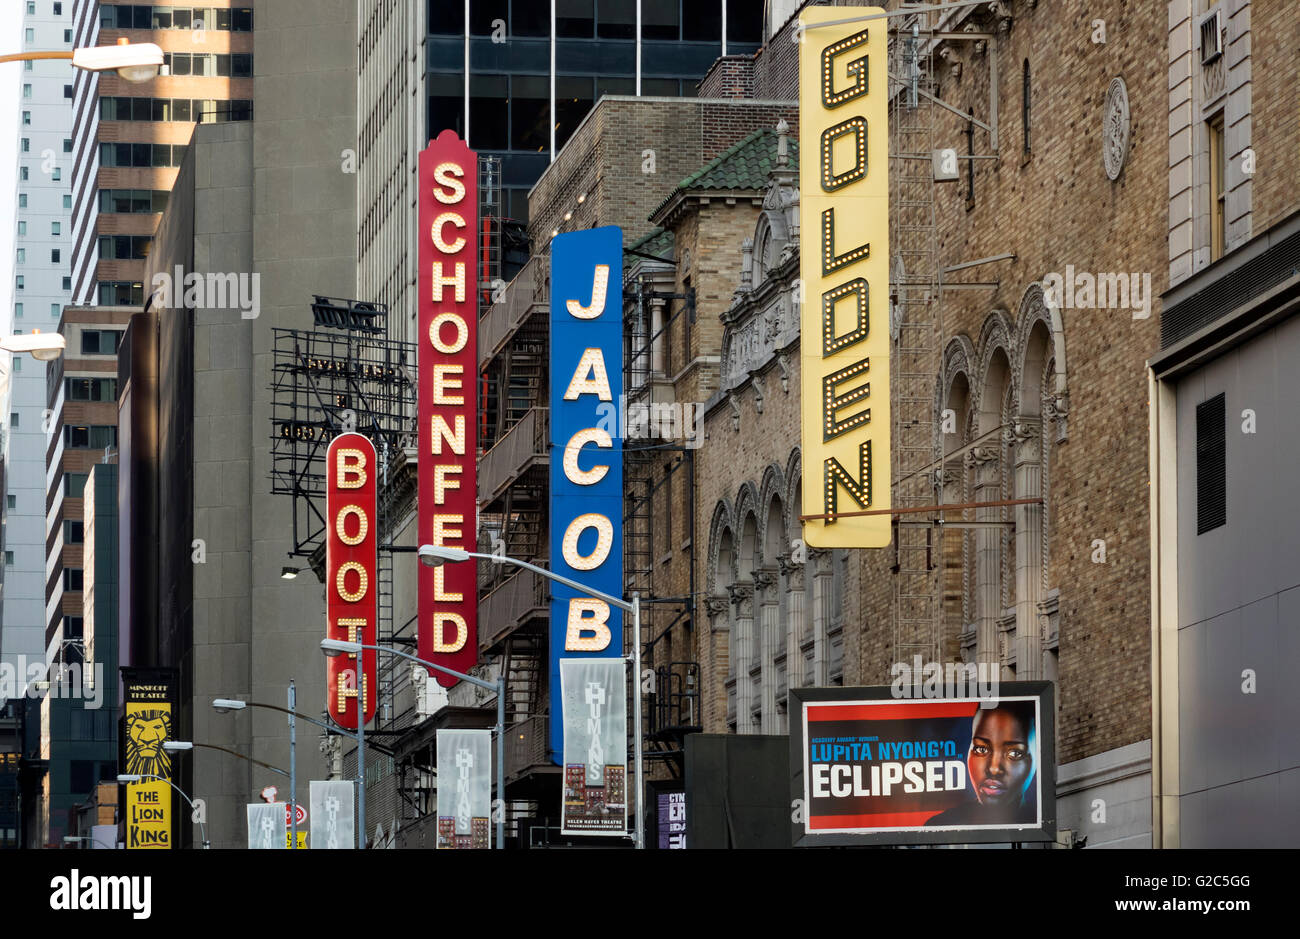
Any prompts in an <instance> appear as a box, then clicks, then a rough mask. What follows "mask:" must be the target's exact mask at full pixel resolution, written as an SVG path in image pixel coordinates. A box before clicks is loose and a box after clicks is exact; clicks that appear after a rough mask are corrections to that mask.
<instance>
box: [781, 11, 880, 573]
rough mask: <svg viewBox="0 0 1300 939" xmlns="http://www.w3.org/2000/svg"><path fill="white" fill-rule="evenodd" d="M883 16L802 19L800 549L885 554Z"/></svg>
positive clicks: (808, 15) (817, 14) (838, 14)
mask: <svg viewBox="0 0 1300 939" xmlns="http://www.w3.org/2000/svg"><path fill="white" fill-rule="evenodd" d="M880 12H882V11H881V10H880V9H879V8H877V7H813V8H811V9H807V10H804V12H803V13H802V14H801V15H800V18H801V26H802V29H801V33H800V35H801V36H802V37H803V41H802V42H801V43H800V45H799V140H800V142H801V146H802V148H803V149H802V153H803V156H802V157H801V158H800V160H799V163H800V168H799V193H800V195H799V225H800V229H801V230H802V231H803V242H804V248H803V252H802V257H801V261H800V271H799V275H800V286H801V290H800V304H801V307H800V309H801V312H800V324H801V329H802V335H803V341H802V344H801V347H800V355H801V362H802V378H801V383H802V398H803V400H802V420H801V424H802V443H803V514H804V516H805V517H806V518H805V524H804V540H805V541H806V542H807V543H808V544H810V545H813V546H815V547H820V548H879V547H884V546H885V545H887V544H889V540H890V516H889V515H888V514H887V513H886V514H879V515H860V514H858V515H854V514H850V513H862V512H868V511H873V510H881V509H886V510H887V509H889V508H890V494H889V487H890V465H889V456H890V454H889V445H890V423H889V422H890V411H889V379H890V376H889V328H888V327H889V318H888V317H889V312H888V311H889V245H888V236H889V139H888V118H887V110H886V100H887V96H888V82H887V80H886V69H885V61H886V42H887V39H886V26H885V23H886V20H884V19H883V18H880V19H873V20H867V21H865V22H863V21H858V22H853V23H840V24H839V25H828V26H821V25H819V24H821V23H823V22H831V21H839V20H845V19H851V18H853V17H854V16H865V15H869V14H872V13H880Z"/></svg>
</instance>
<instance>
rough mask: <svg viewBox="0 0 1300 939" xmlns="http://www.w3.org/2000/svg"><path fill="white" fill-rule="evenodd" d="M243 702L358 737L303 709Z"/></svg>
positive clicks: (348, 735) (252, 706)
mask: <svg viewBox="0 0 1300 939" xmlns="http://www.w3.org/2000/svg"><path fill="white" fill-rule="evenodd" d="M376 648H377V647H376ZM243 704H244V707H246V708H270V709H271V710H272V711H279V712H280V713H281V714H291V715H293V716H294V717H296V718H298V719H299V720H303V721H307V723H309V724H315V725H316V726H317V727H322V728H324V729H325V730H328V731H330V732H331V733H335V734H338V735H339V736H341V737H350V738H351V739H353V740H355V739H356V738H357V735H356V734H355V733H353V732H352V731H350V730H348V729H346V728H344V727H339V726H338V725H337V724H327V723H325V722H324V721H320V720H317V719H316V718H314V717H308V716H307V715H306V714H304V713H302V712H301V711H291V710H289V709H288V708H285V707H280V705H278V704H262V703H261V702H259V701H245V702H243Z"/></svg>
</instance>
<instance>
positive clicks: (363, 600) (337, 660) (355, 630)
mask: <svg viewBox="0 0 1300 939" xmlns="http://www.w3.org/2000/svg"><path fill="white" fill-rule="evenodd" d="M325 465H326V467H327V468H326V471H325V524H326V527H327V529H328V530H327V531H326V532H325V595H326V597H327V598H328V600H327V602H326V612H327V616H328V624H327V626H326V629H325V635H326V637H327V638H329V639H343V640H346V641H347V642H360V643H362V644H364V645H370V646H373V645H375V644H376V642H375V641H376V639H377V638H378V635H379V634H378V631H377V629H376V623H377V622H378V619H379V604H378V597H379V577H378V572H379V564H378V558H379V555H378V547H377V546H378V544H379V541H378V538H379V532H378V531H377V530H376V529H377V524H376V523H377V521H378V520H377V518H376V517H375V502H376V500H375V493H376V491H377V489H376V482H377V479H376V477H377V476H378V474H379V461H378V460H376V459H375V445H374V444H373V443H371V442H370V440H369V438H367V437H364V436H362V435H361V434H339V435H338V436H337V437H335V438H334V439H333V440H332V441H330V445H329V450H327V451H326V455H325ZM326 662H327V663H328V664H327V665H326V666H325V668H326V672H325V697H326V699H327V701H328V707H329V714H330V717H332V718H334V720H335V721H336V722H338V724H339V726H341V727H346V728H348V729H349V730H356V728H357V697H358V690H357V688H358V685H360V688H361V693H362V694H364V695H365V702H366V703H365V715H366V722H367V723H368V722H369V721H370V720H371V718H373V717H374V716H375V691H376V687H377V684H376V683H377V680H378V678H377V676H378V671H377V669H376V653H375V652H374V651H373V650H370V649H367V650H363V651H362V653H361V663H362V667H361V680H360V681H358V680H357V656H355V655H336V656H333V657H331V658H328V659H326Z"/></svg>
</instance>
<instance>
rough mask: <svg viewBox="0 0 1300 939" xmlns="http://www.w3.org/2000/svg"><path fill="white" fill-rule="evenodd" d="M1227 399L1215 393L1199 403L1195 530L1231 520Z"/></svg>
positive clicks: (1224, 523)
mask: <svg viewBox="0 0 1300 939" xmlns="http://www.w3.org/2000/svg"><path fill="white" fill-rule="evenodd" d="M1225 407H1226V399H1225V397H1224V395H1222V394H1219V395H1215V396H1214V397H1213V398H1211V399H1210V400H1208V401H1205V402H1202V403H1201V404H1198V405H1197V406H1196V533H1197V534H1198V535H1203V534H1205V532H1207V531H1209V530H1211V529H1212V528H1218V527H1219V526H1220V525H1226V524H1227V522H1228V440H1227V433H1228V431H1227V424H1226V414H1225Z"/></svg>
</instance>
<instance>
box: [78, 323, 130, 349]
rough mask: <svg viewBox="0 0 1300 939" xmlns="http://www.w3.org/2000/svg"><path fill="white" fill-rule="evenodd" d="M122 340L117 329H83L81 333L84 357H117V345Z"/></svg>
mask: <svg viewBox="0 0 1300 939" xmlns="http://www.w3.org/2000/svg"><path fill="white" fill-rule="evenodd" d="M121 338H122V333H121V331H120V330H116V329H83V330H82V331H81V354H82V355H115V354H117V344H118V341H119V340H120V339H121Z"/></svg>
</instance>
